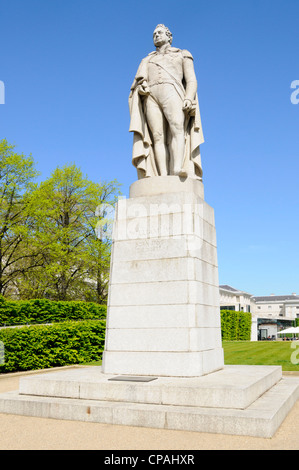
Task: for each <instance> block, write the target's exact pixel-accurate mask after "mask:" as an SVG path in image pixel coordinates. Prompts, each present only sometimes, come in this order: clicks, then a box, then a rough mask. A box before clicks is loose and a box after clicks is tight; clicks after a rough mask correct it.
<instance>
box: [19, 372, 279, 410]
mask: <svg viewBox="0 0 299 470" xmlns="http://www.w3.org/2000/svg"><path fill="white" fill-rule="evenodd" d="M281 377H282V373H281V368H280V367H277V366H225V367H224V368H223V369H222V370H220V371H217V372H214V373H211V374H208V375H204V376H201V377H190V378H176V377H158V378H156V379H155V377H151V378H153V379H155V380H152V381H151V382H145V383H144V382H135V381H133V380H136V377H132V378H131V379H132V380H130V377H129V376H127V381H117V380H116V381H115V379H117V376H115V375H112V374H103V373H102V370H101V367H88V368H83V369H81V368H80V369H74V370H69V371H58V372H48V373H44V374H38V375H31V376H28V377H23V378H20V384H19V392H20V394H22V395H32V396H33V395H38V396H48V397H60V398H76V399H80V398H81V399H86V400H90V399H92V400H100V401H105V400H106V401H119V402H130V403H144V404H156V405H175V406H195V407H209V408H232V409H245V408H247V407H248V406H249V405H250V404H251V403H253V402H254V401H256V400H257V399H258V398H259V397H260V396H261V395H263V394H264V393H265V392H266V391H267V390H269V389H270V388H271V387H272V386H273V385H275V384H276V383H277V382H279V380H280V379H281ZM112 378H113V379H114V380H113V381H112V380H111V379H112Z"/></svg>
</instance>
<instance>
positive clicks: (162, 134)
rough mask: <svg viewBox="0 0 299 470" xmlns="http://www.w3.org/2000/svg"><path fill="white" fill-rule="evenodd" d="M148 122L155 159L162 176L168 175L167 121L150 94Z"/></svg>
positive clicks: (147, 111) (147, 108)
mask: <svg viewBox="0 0 299 470" xmlns="http://www.w3.org/2000/svg"><path fill="white" fill-rule="evenodd" d="M145 114H146V119H147V123H148V125H149V128H150V130H151V133H152V136H153V141H154V154H155V160H156V163H157V166H158V169H159V174H160V175H161V176H166V175H167V174H168V171H167V160H168V151H167V146H166V122H165V118H164V116H163V112H162V110H161V108H160V106H159V105H158V103H157V102H156V101H155V100H154V99H153V98H152V97H151V96H148V98H147V100H146V106H145Z"/></svg>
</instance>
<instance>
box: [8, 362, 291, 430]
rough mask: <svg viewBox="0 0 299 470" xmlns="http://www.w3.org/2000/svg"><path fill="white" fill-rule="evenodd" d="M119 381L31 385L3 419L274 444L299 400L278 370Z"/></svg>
mask: <svg viewBox="0 0 299 470" xmlns="http://www.w3.org/2000/svg"><path fill="white" fill-rule="evenodd" d="M111 378H113V379H117V378H118V377H117V376H115V375H111V374H104V373H103V372H102V371H101V368H100V367H87V368H79V369H73V370H68V371H66V370H63V371H58V372H57V371H55V372H47V373H41V374H37V375H30V376H28V377H23V378H21V379H20V388H19V391H15V392H8V393H4V394H1V395H0V413H9V414H18V415H25V416H36V417H43V418H56V419H67V420H78V421H88V422H96V423H105V424H117V425H127V426H141V427H152V428H162V429H163V428H164V429H176V430H184V431H197V432H209V433H221V434H235V435H244V436H255V437H267V438H269V437H272V436H273V435H274V433H275V432H276V430H277V429H278V428H279V426H280V424H281V423H282V422H283V420H284V419H285V417H286V416H287V414H288V412H289V411H290V410H291V408H292V407H293V405H294V403H295V402H296V400H297V399H298V398H299V378H298V377H296V378H295V377H287V378H285V377H282V374H281V368H280V367H272V366H268V367H267V366H266V367H265V366H225V367H224V368H223V369H222V370H220V371H217V372H214V373H211V374H209V375H206V376H202V377H196V378H185V379H182V378H175V377H158V378H155V379H154V380H152V381H150V382H148V381H143V382H136V381H135V380H138V377H136V376H135V377H133V378H132V379H133V380H132V381H130V377H126V381H122V380H121V381H118V380H116V381H115V380H113V381H112V380H111ZM109 379H110V380H109Z"/></svg>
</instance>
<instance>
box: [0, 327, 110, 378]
mask: <svg viewBox="0 0 299 470" xmlns="http://www.w3.org/2000/svg"><path fill="white" fill-rule="evenodd" d="M0 341H2V342H3V343H4V348H5V358H4V359H5V360H4V364H2V365H0V373H3V372H5V373H6V372H16V371H25V370H36V369H46V368H49V367H59V366H66V365H72V364H82V363H86V362H90V361H98V360H100V359H101V358H102V351H103V350H104V342H105V321H99V320H85V321H73V322H65V323H56V324H53V325H34V326H28V327H21V328H7V329H3V330H0Z"/></svg>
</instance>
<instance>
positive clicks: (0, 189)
mask: <svg viewBox="0 0 299 470" xmlns="http://www.w3.org/2000/svg"><path fill="white" fill-rule="evenodd" d="M14 148H15V147H14V146H12V145H9V144H8V142H7V141H6V140H5V139H4V140H1V141H0V295H1V294H2V295H9V294H10V295H13V294H15V293H16V284H17V281H18V278H19V276H20V275H22V273H24V272H25V271H26V272H28V270H31V269H34V268H35V267H37V266H40V265H41V256H40V253H39V252H36V251H34V250H32V249H30V250H29V246H30V245H31V243H30V240H31V235H32V227H31V219H30V216H29V213H28V206H29V201H30V197H31V194H32V191H33V189H34V185H33V181H34V179H35V177H36V176H37V172H36V170H35V168H34V162H33V158H32V156H29V157H26V156H24V155H23V154H19V153H16V152H15V151H14Z"/></svg>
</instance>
